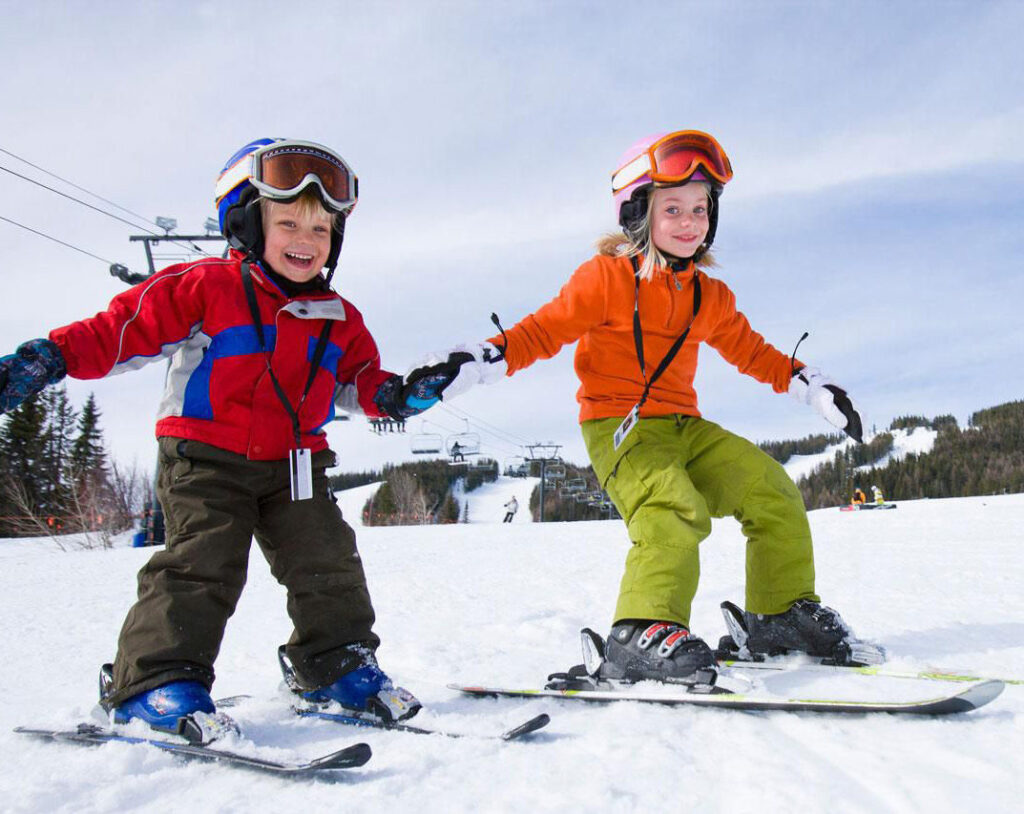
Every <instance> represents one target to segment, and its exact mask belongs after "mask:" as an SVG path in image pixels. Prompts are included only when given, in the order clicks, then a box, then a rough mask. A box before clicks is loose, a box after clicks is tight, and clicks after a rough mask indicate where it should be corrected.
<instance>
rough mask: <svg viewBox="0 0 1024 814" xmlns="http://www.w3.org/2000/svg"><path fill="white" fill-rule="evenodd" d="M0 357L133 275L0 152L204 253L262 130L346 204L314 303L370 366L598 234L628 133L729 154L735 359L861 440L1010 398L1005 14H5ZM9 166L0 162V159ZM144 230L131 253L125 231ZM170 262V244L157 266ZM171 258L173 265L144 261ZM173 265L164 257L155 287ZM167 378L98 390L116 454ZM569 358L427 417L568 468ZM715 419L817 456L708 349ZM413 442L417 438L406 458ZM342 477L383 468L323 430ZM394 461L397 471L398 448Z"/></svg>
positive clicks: (1022, 158) (1022, 143) (149, 445)
mask: <svg viewBox="0 0 1024 814" xmlns="http://www.w3.org/2000/svg"><path fill="white" fill-rule="evenodd" d="M0 13H2V16H3V19H4V25H3V27H2V30H0V98H2V99H3V100H4V106H3V123H4V126H3V128H2V131H0V132H2V136H0V149H2V150H4V151H5V152H0V167H3V168H5V170H8V171H4V172H0V217H2V218H6V219H9V220H15V221H17V222H19V223H21V224H24V225H26V226H29V227H31V228H33V229H35V230H38V231H41V232H45V233H47V234H49V235H50V236H52V237H55V238H58V239H60V240H62V241H65V242H67V243H71V244H73V245H75V246H77V247H79V248H81V249H84V250H86V251H88V252H90V253H91V254H94V255H97V256H98V257H99V258H102V260H100V259H96V258H94V257H90V256H87V255H84V254H81V253H79V252H76V251H73V250H72V249H69V248H67V247H65V246H62V245H58V244H56V243H53V242H51V241H49V240H46V239H44V238H42V237H39V236H38V235H35V234H32V233H30V232H28V231H26V230H24V229H21V228H18V227H16V226H13V225H11V224H10V223H8V222H6V221H3V220H0V239H2V240H0V280H2V282H3V292H4V296H3V301H2V302H0V314H2V319H0V353H7V352H10V351H12V350H13V349H14V348H15V347H16V346H17V345H18V344H19V343H20V342H22V341H24V340H26V339H29V338H32V337H36V336H42V335H45V334H46V333H47V332H48V331H49V330H50V329H51V328H53V327H56V326H59V325H63V324H66V323H67V322H70V321H72V320H75V319H79V318H82V317H85V316H90V315H92V314H93V313H95V312H97V311H99V310H101V309H102V308H104V307H105V305H106V303H107V302H108V301H109V299H110V298H111V297H112V296H114V295H115V294H117V293H118V292H119V291H121V290H123V288H124V286H123V284H122V283H120V282H119V281H117V280H115V279H114V278H112V277H110V276H109V274H108V272H107V267H108V265H109V263H110V262H119V263H123V264H125V265H127V266H129V267H131V268H132V269H133V270H135V271H144V270H145V266H146V264H145V256H144V253H143V250H142V248H141V246H140V244H138V243H130V242H129V240H128V237H129V235H132V234H140V233H141V232H140V229H139V228H138V227H137V226H129V225H127V224H125V223H122V222H119V221H117V220H114V219H113V218H110V217H107V216H105V215H103V214H101V213H98V212H96V211H93V210H90V209H88V208H86V207H84V206H82V205H80V204H78V203H74V202H72V201H69V200H66V199H64V198H62V197H60V196H58V195H57V194H54V193H53V192H50V191H47V190H45V189H42V188H40V187H38V186H36V185H34V184H31V183H29V182H27V181H25V180H23V179H21V178H18V177H16V176H14V175H11V174H10V172H9V171H14V172H18V173H22V174H24V175H28V176H30V177H32V178H34V179H36V180H38V181H41V182H43V183H47V184H49V185H52V186H54V187H55V188H59V189H60V190H62V191H64V192H67V193H69V194H73V195H75V196H77V197H81V198H82V199H83V200H87V201H89V202H91V203H93V204H94V205H96V206H99V207H101V208H104V209H107V210H111V211H114V212H116V213H117V214H118V215H119V216H121V217H124V218H126V219H127V220H130V221H133V222H134V223H135V224H138V220H137V219H135V218H133V217H132V216H130V215H127V214H126V213H124V212H123V211H121V210H113V209H112V208H111V207H110V206H109V205H107V204H103V203H102V202H100V201H97V200H96V199H95V198H90V197H88V196H86V195H85V194H84V193H81V192H79V191H77V190H74V189H71V188H69V187H67V186H65V185H63V184H61V183H60V182H58V181H56V180H55V179H53V178H52V177H50V176H47V175H44V174H43V173H41V172H40V171H39V170H36V169H33V168H32V167H29V166H28V165H26V164H24V163H23V162H22V161H20V160H18V159H17V158H15V157H14V156H17V157H20V158H22V159H27V160H28V161H31V162H32V163H34V164H36V165H38V166H39V167H41V168H43V169H45V170H47V171H49V172H51V173H55V174H57V175H59V176H61V177H62V178H65V179H68V180H70V181H72V182H74V183H75V184H77V185H79V186H81V187H84V188H85V189H87V190H89V191H91V192H93V193H96V194H99V195H101V196H103V197H104V198H107V199H108V200H109V201H113V202H116V203H117V204H119V205H120V206H122V207H125V208H127V209H129V210H131V211H133V212H136V213H140V214H142V215H144V216H145V217H146V218H154V217H155V216H157V215H162V216H170V217H175V218H177V219H178V221H179V224H180V227H179V228H180V230H181V231H185V232H198V231H201V229H202V224H203V222H204V221H205V219H206V218H207V217H210V216H211V215H213V214H214V210H213V206H212V188H213V183H214V180H215V178H216V175H217V173H218V171H219V170H220V168H221V166H222V165H223V164H224V162H225V160H226V159H227V158H228V156H230V155H231V154H232V153H233V152H234V151H235V150H236V149H238V147H240V146H241V145H242V144H245V143H247V142H248V141H250V140H252V139H254V138H258V137H262V136H267V135H273V136H287V137H293V138H305V139H310V140H313V141H319V142H322V143H324V144H327V145H330V146H332V147H334V148H335V149H337V150H338V152H339V153H341V154H342V155H343V156H344V157H345V158H346V160H347V161H349V163H350V164H351V166H352V167H353V168H354V170H355V172H356V173H357V174H358V175H359V178H360V192H361V198H360V201H359V205H358V207H357V209H356V210H355V213H354V214H353V216H352V219H351V220H350V222H349V224H348V229H347V232H346V239H345V246H344V249H343V251H342V255H341V262H340V265H339V269H338V273H337V275H336V287H337V288H338V290H339V291H340V292H341V293H342V294H343V295H344V296H345V297H346V298H347V299H349V300H351V301H352V302H353V303H354V304H355V305H356V306H357V307H358V308H359V309H360V310H361V311H362V313H363V315H364V317H365V319H366V322H367V325H368V327H369V328H370V330H371V331H372V332H373V334H374V337H375V339H376V340H377V343H378V345H379V347H380V349H381V354H382V359H383V362H384V365H385V367H387V368H388V369H390V370H394V371H396V372H404V371H405V370H406V369H407V367H408V366H409V365H410V364H412V363H413V362H414V361H415V360H416V359H417V358H419V357H420V356H422V355H423V354H424V353H426V352H429V351H436V350H443V349H446V348H449V347H451V346H452V345H454V344H457V343H459V342H466V341H477V340H480V339H483V338H485V337H487V336H489V335H490V334H491V333H492V325H491V323H490V319H489V318H490V314H491V313H492V312H496V313H497V314H498V315H499V316H500V317H501V319H502V322H503V323H504V324H505V325H506V326H508V325H512V324H514V323H515V322H517V321H518V320H520V319H521V318H522V317H524V316H526V315H527V314H529V313H531V312H532V311H534V310H536V309H537V308H538V307H539V306H540V305H542V304H543V303H545V302H547V301H548V300H549V299H550V298H551V297H553V296H554V295H555V294H556V293H557V291H558V290H559V288H560V287H561V286H562V285H563V284H564V283H565V281H566V280H567V279H568V278H569V276H570V275H571V273H572V271H573V270H574V269H575V268H576V267H577V266H578V265H579V264H580V263H582V262H584V261H585V260H587V259H588V258H589V257H590V256H591V255H592V254H593V242H594V240H595V239H596V238H597V237H599V236H600V235H601V234H602V233H604V232H606V231H608V230H610V229H611V228H612V227H613V226H614V215H613V210H612V204H611V194H610V190H609V177H610V174H611V172H612V171H613V170H614V169H615V162H616V159H617V158H618V156H619V155H620V154H621V153H622V151H623V150H624V149H625V148H626V147H627V146H628V145H629V144H631V143H632V142H633V141H635V140H636V139H637V138H639V137H641V136H643V135H646V134H649V133H652V132H659V131H668V130H675V129H683V128H695V129H701V130H706V131H708V132H711V133H712V134H714V135H715V136H716V137H717V138H718V140H719V141H720V142H721V143H722V144H723V146H724V147H725V149H726V150H727V152H728V153H729V155H730V158H731V159H732V163H733V167H734V169H735V178H734V179H733V181H732V182H731V183H730V184H729V185H728V187H727V189H726V190H725V192H724V194H723V196H722V208H721V214H720V223H719V229H718V234H717V238H716V256H717V259H718V261H719V264H720V266H719V268H718V269H717V270H716V271H715V272H714V274H715V276H718V277H720V278H722V279H723V280H725V281H726V282H727V283H728V284H729V285H730V286H731V287H732V289H733V291H734V292H735V293H736V297H737V303H738V305H739V307H740V309H741V310H742V311H743V312H744V313H745V314H746V315H747V316H748V317H749V319H750V321H751V323H752V325H753V326H754V328H755V329H756V330H758V331H759V332H761V333H762V334H763V335H764V336H765V337H766V338H767V339H768V341H770V342H772V343H773V344H775V345H776V346H777V347H779V348H780V349H781V350H782V351H783V352H785V353H789V352H790V351H791V350H792V347H793V345H794V344H795V343H796V341H797V339H798V338H799V337H800V335H801V334H802V333H803V332H804V331H807V332H808V333H809V335H810V336H809V338H808V339H807V340H806V341H805V343H804V344H803V345H802V346H801V349H800V356H801V358H802V359H803V360H804V361H807V362H809V363H810V364H813V365H815V366H818V367H821V368H822V369H824V370H825V371H826V372H827V373H829V374H830V375H831V376H832V377H833V378H834V379H835V380H836V381H837V382H839V383H840V384H841V385H842V386H844V387H845V388H846V389H848V390H849V392H850V394H851V395H852V396H853V398H854V400H855V402H856V403H857V404H858V406H859V407H860V408H861V409H862V411H863V413H864V414H865V417H866V423H867V425H868V426H876V427H878V428H883V427H885V426H887V425H888V424H889V422H890V421H891V420H892V419H893V418H894V417H897V416H901V415H909V414H914V415H926V416H935V415H940V414H953V415H955V416H956V417H957V418H958V420H960V421H961V423H963V422H964V421H965V420H966V419H967V417H968V416H969V415H970V413H972V412H974V411H975V410H978V409H982V408H985V407H989V406H992V405H995V404H999V403H1003V402H1006V401H1010V400H1014V399H1020V398H1021V397H1022V395H1024V394H1022V390H1024V387H1022V377H1021V374H1020V370H1021V366H1020V362H1019V358H1018V357H1019V354H1020V350H1021V348H1022V347H1024V327H1022V323H1021V320H1020V318H1019V312H1020V308H1021V305H1022V303H1024V275H1022V274H1021V262H1020V258H1021V256H1022V251H1021V249H1022V245H1024V236H1022V230H1021V228H1020V227H1021V222H1022V215H1024V138H1022V137H1021V135H1020V134H1021V132H1024V92H1022V91H1024V87H1022V85H1024V56H1022V55H1021V49H1020V47H1019V32H1020V31H1021V30H1024V4H1021V3H1019V2H1009V3H999V2H991V3H968V2H964V3H957V2H944V3H924V2H896V3H893V2H884V3H882V2H879V3H873V2H864V3H857V4H849V3H841V2H813V3H806V2H777V3H770V2H758V3H755V2H717V3H716V2H661V3H653V2H647V3H644V2H637V3H631V4H628V5H627V6H624V5H623V4H621V3H613V2H572V1H569V2H559V3H547V2H529V1H527V2H522V1H521V0H517V2H514V3H513V2H502V1H500V0H499V2H487V3H484V2H478V3H474V2H455V1H451V2H445V1H444V0H442V1H441V2H430V3H420V2H373V3H371V2H332V3H303V2H296V3H293V4H286V5H282V4H279V3H266V2H247V3H232V2H220V3H212V2H211V3H193V2H176V3H173V4H171V3H162V2H133V3H121V2H108V3H104V4H101V5H99V6H95V7H90V8H88V9H87V8H85V7H84V6H78V5H76V4H66V3H54V2H40V3H36V4H31V5H30V4H24V3H15V2H10V1H9V0H0ZM12 154H13V156H12ZM150 228H154V227H150ZM172 248H173V247H172ZM161 253H162V254H167V252H165V251H164V250H163V249H162V250H161ZM177 259H179V258H178V257H177V256H168V257H165V258H163V261H164V262H165V263H169V262H172V261H175V260H177ZM163 372H164V371H163V365H162V364H155V365H150V366H148V367H147V368H146V369H145V370H143V371H139V372H136V373H131V374H127V375H122V376H118V377H114V378H112V379H108V380H102V381H91V382H77V381H72V382H69V385H68V387H69V392H70V393H71V396H72V399H73V400H74V401H75V402H76V403H77V404H79V405H81V404H82V403H84V400H85V398H86V397H87V396H88V394H89V393H90V392H94V393H95V394H96V397H97V399H98V402H99V406H100V409H101V410H102V412H103V422H104V428H105V432H106V435H107V441H108V445H109V447H110V448H111V451H112V453H113V455H114V457H115V458H116V459H119V460H123V461H126V462H130V461H131V460H133V459H136V460H138V461H140V462H142V463H143V464H144V465H146V464H148V462H150V461H152V460H154V459H155V444H154V443H153V440H152V422H153V416H154V414H155V410H156V406H157V404H158V401H159V396H160V392H161V388H162V380H163ZM576 388H577V381H576V378H575V375H574V373H573V370H572V349H571V348H566V349H564V350H563V351H562V353H561V354H560V355H559V356H558V357H556V358H555V359H553V360H551V361H547V362H541V363H538V364H536V365H534V366H533V367H531V368H529V369H527V370H525V371H522V372H521V373H519V374H517V375H516V376H514V377H512V378H510V379H508V380H505V381H503V382H501V383H499V384H497V385H493V386H491V387H487V388H478V389H476V390H474V391H472V392H470V393H468V394H466V395H465V396H463V397H460V398H459V399H458V400H455V401H453V402H452V405H451V408H443V409H436V410H434V411H431V412H429V413H427V414H426V415H425V416H424V418H425V420H426V421H427V422H430V423H431V424H433V425H435V426H434V429H437V430H439V431H442V432H445V433H448V432H454V431H456V430H459V429H466V428H467V425H466V423H465V419H466V418H467V417H468V420H469V428H470V429H473V430H480V431H481V432H480V434H481V440H482V442H483V447H484V451H485V452H489V453H490V454H492V455H494V456H495V457H499V458H505V459H508V458H509V457H510V456H514V455H516V454H521V453H522V450H521V448H520V447H521V445H522V444H525V443H531V442H548V441H550V442H552V443H555V444H559V445H561V447H562V453H563V454H564V455H565V456H566V457H567V458H568V459H569V460H573V461H576V462H585V460H586V454H585V451H584V449H583V445H582V442H581V440H580V437H579V430H578V422H577V409H578V408H577V404H576V401H575V391H576ZM697 389H698V394H699V397H700V406H701V410H702V412H703V414H704V416H705V417H706V418H709V419H711V420H713V421H716V422H718V423H720V424H722V425H723V426H725V427H727V428H729V429H731V430H733V431H734V432H738V433H740V434H742V435H744V436H746V437H749V438H751V439H753V440H756V441H761V440H770V439H781V438H795V437H801V436H804V435H807V434H810V433H815V432H822V431H827V430H829V429H830V427H829V425H827V424H825V423H824V422H823V420H821V419H820V418H819V417H817V416H816V415H815V414H813V413H812V412H811V411H810V409H809V408H807V407H801V406H799V405H797V404H795V403H794V402H792V401H791V400H790V399H788V398H786V397H785V396H778V395H776V394H774V393H773V392H772V391H771V389H770V388H769V387H767V386H765V385H761V384H759V383H758V382H756V381H754V380H753V379H750V378H748V377H744V376H741V375H739V374H737V372H736V371H735V370H734V369H733V368H731V367H729V366H728V365H727V364H726V363H724V362H723V361H722V360H721V359H720V358H719V357H718V355H717V354H716V353H715V352H714V351H713V349H710V348H704V350H703V351H702V355H701V367H700V370H699V372H698V377H697ZM430 430H431V426H430V424H428V425H426V426H425V427H424V425H423V424H422V423H421V422H418V421H415V420H414V421H413V422H411V423H410V431H411V433H416V432H427V431H430ZM328 433H329V436H330V439H331V443H332V445H333V446H334V447H335V448H336V449H337V451H338V452H339V453H340V455H341V458H342V468H343V469H347V468H352V469H362V468H368V467H372V466H374V465H379V464H380V463H382V462H383V460H382V459H386V458H387V456H389V455H391V456H394V455H395V454H397V453H393V452H389V451H388V450H393V449H394V450H397V449H398V448H399V447H398V446H396V445H395V444H394V443H391V444H389V445H377V446H374V444H375V439H374V438H373V436H371V435H370V434H368V433H366V432H365V425H364V424H363V423H362V421H361V420H360V421H353V422H348V423H347V424H336V425H332V427H331V428H330V429H329V430H328ZM402 448H403V449H404V446H403V447H402Z"/></svg>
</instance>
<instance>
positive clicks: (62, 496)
mask: <svg viewBox="0 0 1024 814" xmlns="http://www.w3.org/2000/svg"><path fill="white" fill-rule="evenodd" d="M39 404H40V408H41V409H42V411H43V428H42V435H41V440H42V453H41V460H40V467H39V476H40V488H41V490H42V493H41V495H40V498H41V500H40V505H39V512H40V514H42V515H48V516H61V515H63V514H65V512H66V509H67V503H68V489H69V487H70V482H69V477H68V463H69V460H70V456H71V448H72V444H73V434H74V431H75V420H76V415H75V409H74V408H73V407H72V406H71V401H70V400H69V399H68V391H67V388H66V387H65V386H64V385H61V386H60V387H52V388H48V389H46V390H44V391H43V392H42V393H40V395H39Z"/></svg>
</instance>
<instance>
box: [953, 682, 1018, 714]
mask: <svg viewBox="0 0 1024 814" xmlns="http://www.w3.org/2000/svg"><path fill="white" fill-rule="evenodd" d="M1005 688H1006V685H1005V684H1004V683H1003V682H1002V681H998V680H996V679H990V680H988V681H981V682H979V683H977V684H972V685H971V686H970V687H968V688H967V689H966V690H964V691H963V692H962V693H959V694H958V695H957V696H956V698H957V700H958V701H961V702H964V703H965V704H967V706H965V707H964V711H967V710H972V709H977V708H978V707H983V706H985V704H987V703H989V702H990V701H994V700H995V699H996V698H998V697H999V695H1000V693H1002V691H1003V690H1004V689H1005Z"/></svg>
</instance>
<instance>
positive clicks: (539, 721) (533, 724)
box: [501, 712, 551, 741]
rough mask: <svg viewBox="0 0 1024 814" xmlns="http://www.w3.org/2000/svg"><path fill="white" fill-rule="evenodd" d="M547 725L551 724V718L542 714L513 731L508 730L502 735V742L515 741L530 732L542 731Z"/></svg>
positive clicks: (544, 713)
mask: <svg viewBox="0 0 1024 814" xmlns="http://www.w3.org/2000/svg"><path fill="white" fill-rule="evenodd" d="M549 723H551V716H550V715H548V714H547V713H546V712H542V713H541V714H540V715H537V716H535V717H533V718H531V719H530V720H528V721H527V722H526V723H523V724H520V725H519V726H517V727H515V728H514V729H510V730H508V732H505V733H503V734H502V736H501V739H502V740H503V741H512V740H515V739H516V738H521V737H523V735H529V734H530V733H531V732H536V731H537V730H538V729H543V728H544V727H545V726H547V725H548V724H549Z"/></svg>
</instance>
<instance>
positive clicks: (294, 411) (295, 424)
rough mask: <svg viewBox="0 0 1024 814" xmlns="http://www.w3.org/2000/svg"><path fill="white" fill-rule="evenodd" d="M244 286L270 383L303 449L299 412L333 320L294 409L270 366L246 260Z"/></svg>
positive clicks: (326, 324) (323, 333)
mask: <svg viewBox="0 0 1024 814" xmlns="http://www.w3.org/2000/svg"><path fill="white" fill-rule="evenodd" d="M242 285H243V286H244V287H245V298H246V300H248V302H249V313H251V314H252V324H253V326H254V327H255V328H256V338H257V339H259V342H260V350H262V351H263V359H264V361H265V362H266V363H267V372H268V373H269V374H270V381H271V382H272V383H273V385H274V392H276V393H277V397H278V399H280V401H281V404H282V405H284V409H285V411H286V412H287V413H288V417H289V418H291V420H292V432H294V433H295V448H296V449H301V448H302V430H301V429H300V428H299V410H301V409H302V405H303V404H304V403H305V401H306V396H308V395H309V391H310V388H312V387H313V380H314V379H316V373H317V369H318V368H319V367H320V361H321V360H322V359H323V356H324V351H326V350H327V337H328V336H330V333H331V320H329V319H328V320H326V321H325V322H324V327H323V330H322V331H320V338H319V339H318V340H317V343H316V349H315V350H314V351H313V359H312V361H311V362H310V367H309V377H308V378H307V379H306V388H305V389H304V390H303V391H302V397H301V398H300V399H299V406H298V407H297V408H295V407H292V403H291V402H290V401H289V400H288V396H286V395H285V392H284V388H282V387H281V383H280V382H278V380H277V376H275V375H274V369H273V368H272V367H271V366H270V357H269V356H268V355H267V343H266V338H265V337H264V335H263V320H261V319H260V309H259V306H258V305H257V304H256V287H255V286H254V285H253V282H252V269H251V268H250V266H249V261H248V260H245V261H243V262H242Z"/></svg>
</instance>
